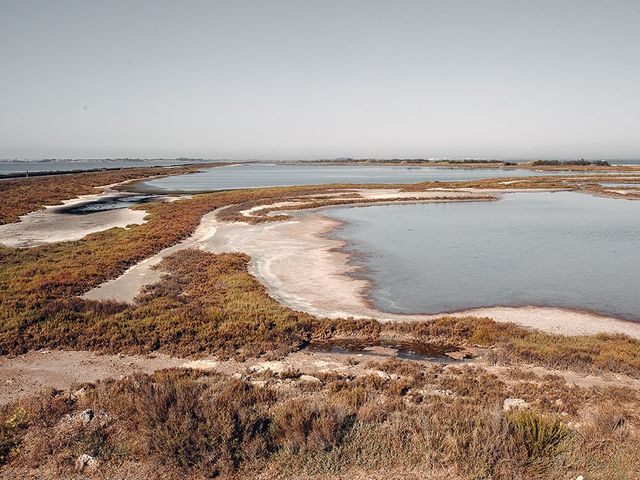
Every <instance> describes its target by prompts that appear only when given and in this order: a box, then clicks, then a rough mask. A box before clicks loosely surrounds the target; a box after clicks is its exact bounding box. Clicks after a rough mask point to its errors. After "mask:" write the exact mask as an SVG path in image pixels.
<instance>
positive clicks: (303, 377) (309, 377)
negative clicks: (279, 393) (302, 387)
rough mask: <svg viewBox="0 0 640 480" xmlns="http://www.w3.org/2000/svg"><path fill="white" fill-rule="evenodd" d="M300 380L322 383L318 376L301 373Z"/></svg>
mask: <svg viewBox="0 0 640 480" xmlns="http://www.w3.org/2000/svg"><path fill="white" fill-rule="evenodd" d="M300 381H301V382H308V383H322V380H320V379H319V378H318V377H314V376H313V375H300Z"/></svg>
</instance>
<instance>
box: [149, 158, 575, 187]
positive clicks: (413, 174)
mask: <svg viewBox="0 0 640 480" xmlns="http://www.w3.org/2000/svg"><path fill="white" fill-rule="evenodd" d="M554 174H563V175H566V174H567V172H536V171H532V170H524V169H518V168H513V169H511V168H510V169H498V168H468V169H466V168H446V167H415V166H406V167H404V166H397V167H392V166H380V165H367V166H342V165H300V164H295V165H286V164H285V165H276V164H245V165H233V166H228V167H217V168H209V169H205V170H202V171H200V172H197V173H190V174H186V175H175V176H171V177H164V178H158V179H154V180H149V181H146V182H142V183H141V185H142V186H144V187H147V188H152V189H158V190H166V191H180V192H199V191H200V192H202V191H213V190H232V189H238V188H257V187H276V186H290V185H320V184H329V183H359V184H363V183H402V184H406V183H416V182H426V181H439V182H459V181H467V180H479V179H483V178H502V177H528V176H537V175H554ZM573 174H575V173H572V175H573Z"/></svg>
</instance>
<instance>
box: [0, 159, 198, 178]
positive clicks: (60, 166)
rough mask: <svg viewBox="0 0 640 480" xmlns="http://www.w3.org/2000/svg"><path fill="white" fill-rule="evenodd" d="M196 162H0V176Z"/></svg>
mask: <svg viewBox="0 0 640 480" xmlns="http://www.w3.org/2000/svg"><path fill="white" fill-rule="evenodd" d="M198 162H199V160H193V159H185V160H183V159H113V160H109V159H105V160H31V161H20V160H2V161H0V175H2V174H15V173H26V172H30V173H34V172H70V171H73V170H98V169H102V168H131V167H159V166H169V165H183V164H187V163H198ZM203 162H204V161H203Z"/></svg>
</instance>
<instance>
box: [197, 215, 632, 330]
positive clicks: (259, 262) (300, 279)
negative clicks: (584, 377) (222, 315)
mask: <svg viewBox="0 0 640 480" xmlns="http://www.w3.org/2000/svg"><path fill="white" fill-rule="evenodd" d="M340 225H341V222H339V221H337V220H335V219H332V218H329V217H326V216H323V215H322V214H317V213H315V212H314V213H312V214H308V213H307V214H303V215H300V216H298V217H296V218H295V219H294V220H290V221H286V222H278V223H276V224H271V225H268V226H267V227H266V228H265V226H264V225H246V224H239V223H236V224H223V225H220V226H219V227H218V233H216V235H215V236H214V237H212V239H211V240H210V241H209V242H208V245H207V250H210V251H214V252H223V251H241V252H244V253H247V254H248V255H250V256H251V259H252V260H251V268H250V271H251V273H252V274H253V275H255V276H256V277H257V278H258V279H259V280H260V281H261V282H262V283H263V284H264V285H265V287H266V288H267V290H268V292H269V294H270V295H271V296H272V297H273V298H275V299H276V300H277V301H278V302H280V303H282V304H284V305H287V306H289V307H291V308H293V309H296V310H302V311H305V312H307V313H310V314H313V315H316V316H319V317H328V318H349V317H350V318H372V319H376V320H379V321H383V322H384V321H395V322H398V321H400V322H402V321H430V320H434V319H436V318H441V317H444V316H452V317H468V316H472V317H479V318H480V317H489V318H492V319H493V320H496V321H499V322H510V323H515V324H518V325H521V326H524V327H528V328H533V329H539V330H542V331H545V332H548V333H555V334H563V335H593V334H598V333H624V334H626V335H629V336H631V337H634V338H640V323H636V322H632V321H629V320H623V319H618V318H615V317H612V316H607V315H601V314H597V313H594V312H590V311H582V310H575V309H568V308H557V307H542V306H534V305H529V306H522V307H512V306H490V307H482V308H471V309H465V310H461V311H456V312H450V313H435V314H394V313H388V312H383V311H380V310H377V309H375V308H374V307H373V306H372V305H371V302H370V301H369V299H368V296H367V293H368V290H369V289H370V288H371V282H370V280H368V279H366V278H363V276H362V275H357V274H358V273H359V272H360V271H361V268H360V267H359V266H357V265H354V264H353V263H352V262H351V261H350V260H351V254H350V253H349V252H346V251H345V249H344V247H345V242H344V241H341V240H337V239H334V238H331V237H330V236H329V234H330V233H331V232H332V231H334V230H335V229H336V228H339V226H340ZM292 239H295V240H294V241H292ZM354 274H355V275H354Z"/></svg>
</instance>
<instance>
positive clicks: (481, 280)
mask: <svg viewBox="0 0 640 480" xmlns="http://www.w3.org/2000/svg"><path fill="white" fill-rule="evenodd" d="M327 214H328V215H329V216H331V217H333V218H336V219H339V220H341V221H343V222H346V223H345V224H344V226H343V227H341V228H340V229H338V230H337V231H336V232H335V233H334V235H336V236H337V237H338V238H341V239H344V240H347V241H348V242H349V245H350V247H348V248H349V249H350V250H351V251H352V252H354V253H356V254H357V255H354V257H353V261H354V262H356V263H357V264H360V265H362V266H364V267H366V268H365V269H364V275H365V276H367V277H368V278H369V279H370V280H372V289H371V291H370V300H371V302H372V303H373V305H374V306H375V307H376V308H378V309H380V310H382V311H387V312H392V313H415V312H424V313H439V312H448V311H456V310H463V309H467V308H474V307H488V306H494V305H504V306H524V305H538V306H550V307H566V308H578V309H587V310H591V311H594V312H599V313H603V314H610V315H614V316H618V317H622V318H628V319H634V320H640V254H639V252H640V203H639V202H632V201H627V200H619V199H612V198H603V197H595V196H590V195H586V194H579V193H569V192H562V193H517V194H509V195H505V196H504V198H503V199H501V200H499V201H493V202H466V203H440V204H414V205H385V206H372V207H356V208H354V207H351V208H349V207H345V208H337V209H328V210H327Z"/></svg>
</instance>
